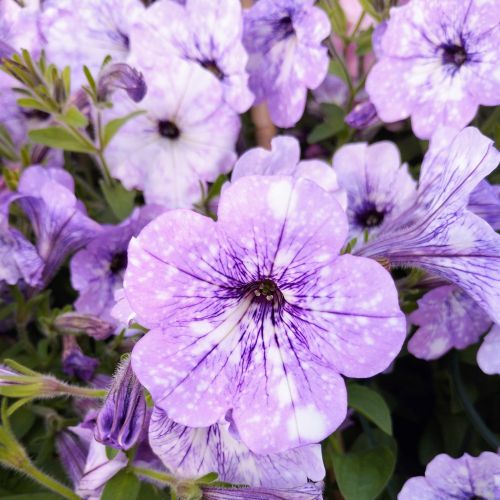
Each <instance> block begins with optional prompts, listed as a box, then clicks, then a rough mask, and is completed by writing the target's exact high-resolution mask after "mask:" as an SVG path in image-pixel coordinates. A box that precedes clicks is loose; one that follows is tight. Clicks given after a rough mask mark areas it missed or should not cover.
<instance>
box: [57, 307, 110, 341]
mask: <svg viewBox="0 0 500 500" xmlns="http://www.w3.org/2000/svg"><path fill="white" fill-rule="evenodd" d="M54 326H55V327H56V328H57V329H58V330H59V331H61V332H64V333H70V334H78V333H86V334H87V335H88V336H89V337H92V338H94V339H96V340H104V339H107V338H108V337H109V336H110V335H111V334H112V333H113V331H114V330H115V327H114V326H113V325H112V324H111V323H108V322H107V321H104V320H102V319H100V318H98V317H97V316H91V315H90V314H80V313H77V312H68V313H64V314H61V315H60V316H58V317H57V318H56V320H55V321H54Z"/></svg>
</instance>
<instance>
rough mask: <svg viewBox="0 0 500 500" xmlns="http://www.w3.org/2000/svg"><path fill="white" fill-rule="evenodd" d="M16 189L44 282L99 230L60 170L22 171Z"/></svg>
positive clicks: (40, 168)
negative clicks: (34, 245) (32, 238)
mask: <svg viewBox="0 0 500 500" xmlns="http://www.w3.org/2000/svg"><path fill="white" fill-rule="evenodd" d="M18 190H19V193H21V194H23V195H25V196H23V197H22V198H20V200H19V203H20V205H21V207H22V208H23V210H24V211H25V212H26V215H27V216H28V218H29V219H30V221H31V224H32V226H33V231H34V233H35V236H36V247H37V250H38V253H39V255H40V257H41V258H42V259H43V260H44V262H45V268H44V271H43V280H44V282H45V283H47V282H48V281H49V280H50V279H51V278H52V277H53V275H54V273H55V272H56V271H57V269H58V267H59V266H60V265H61V263H62V262H63V260H64V259H65V258H66V257H67V256H68V254H70V253H72V252H74V251H76V250H78V249H79V248H81V247H82V246H84V245H85V244H86V243H87V242H88V241H90V240H91V239H92V238H93V237H94V236H95V235H96V234H97V233H98V232H99V231H100V229H101V227H100V226H99V224H97V223H96V222H95V221H93V220H92V219H90V218H89V217H87V215H86V214H85V212H84V208H83V205H82V204H81V203H80V202H79V201H78V200H77V198H76V197H75V195H74V193H73V178H72V177H71V176H70V175H69V174H68V173H67V172H65V171H64V170H62V169H58V168H43V167H40V166H32V167H30V168H28V169H26V170H25V171H24V172H23V175H22V176H21V179H20V181H19V187H18Z"/></svg>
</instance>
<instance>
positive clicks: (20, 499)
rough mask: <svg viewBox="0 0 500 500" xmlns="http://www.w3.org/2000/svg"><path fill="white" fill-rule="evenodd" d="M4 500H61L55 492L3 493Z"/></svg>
mask: <svg viewBox="0 0 500 500" xmlns="http://www.w3.org/2000/svg"><path fill="white" fill-rule="evenodd" d="M1 497H2V498H3V500H61V497H60V496H59V495H56V494H54V493H45V492H43V493H21V494H19V495H1Z"/></svg>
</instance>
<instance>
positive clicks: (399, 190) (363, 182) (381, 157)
mask: <svg viewBox="0 0 500 500" xmlns="http://www.w3.org/2000/svg"><path fill="white" fill-rule="evenodd" d="M333 169H334V171H335V173H336V174H337V178H338V182H339V184H340V186H341V187H342V188H343V189H345V190H346V191H347V217H348V220H349V239H352V238H358V240H359V242H362V241H363V239H364V238H365V233H366V236H369V237H370V236H372V233H373V234H376V233H377V232H381V233H383V232H384V228H385V227H387V225H388V224H389V223H390V221H391V220H394V219H395V218H396V217H397V216H398V215H400V214H401V213H403V212H404V211H405V210H407V209H408V208H409V207H411V206H412V205H413V204H414V203H415V199H416V183H415V181H414V180H413V179H412V177H411V175H410V174H409V172H408V165H406V164H403V165H402V164H401V157H400V154H399V151H398V148H397V146H396V145H395V144H394V143H392V142H389V141H382V142H377V143H374V144H371V145H368V144H366V143H354V144H347V145H345V146H342V147H341V148H340V149H339V150H338V151H337V152H336V153H335V155H334V156H333Z"/></svg>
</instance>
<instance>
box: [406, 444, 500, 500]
mask: <svg viewBox="0 0 500 500" xmlns="http://www.w3.org/2000/svg"><path fill="white" fill-rule="evenodd" d="M499 478H500V455H497V454H496V453H491V452H489V451H485V452H483V453H481V455H479V456H478V457H472V456H470V455H469V454H467V453H465V454H464V455H462V456H461V457H460V458H451V457H449V456H448V455H445V454H441V455H438V456H437V457H435V458H434V459H433V460H432V461H431V462H430V463H429V464H428V465H427V468H426V469H425V477H423V476H419V477H413V478H411V479H409V480H408V481H406V483H405V485H404V486H403V489H402V490H401V491H400V493H399V495H398V500H436V499H438V498H439V499H442V500H446V499H450V500H451V499H455V498H460V499H463V500H467V499H471V500H472V499H474V498H484V499H487V500H494V499H495V498H499V497H500V482H499Z"/></svg>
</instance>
